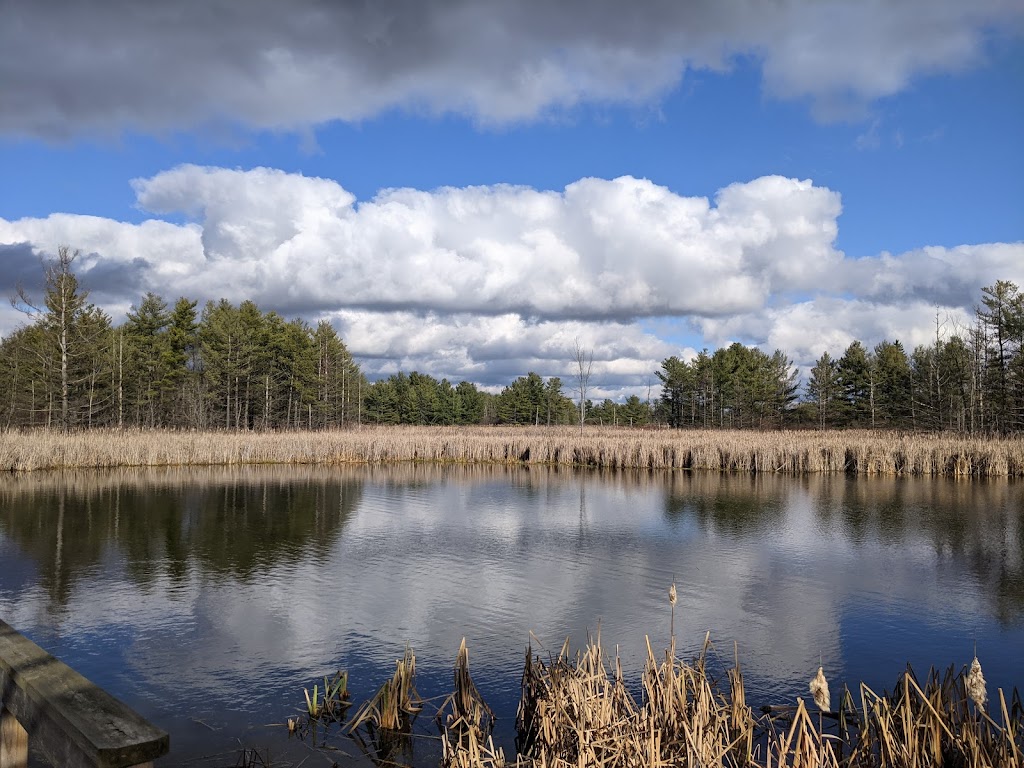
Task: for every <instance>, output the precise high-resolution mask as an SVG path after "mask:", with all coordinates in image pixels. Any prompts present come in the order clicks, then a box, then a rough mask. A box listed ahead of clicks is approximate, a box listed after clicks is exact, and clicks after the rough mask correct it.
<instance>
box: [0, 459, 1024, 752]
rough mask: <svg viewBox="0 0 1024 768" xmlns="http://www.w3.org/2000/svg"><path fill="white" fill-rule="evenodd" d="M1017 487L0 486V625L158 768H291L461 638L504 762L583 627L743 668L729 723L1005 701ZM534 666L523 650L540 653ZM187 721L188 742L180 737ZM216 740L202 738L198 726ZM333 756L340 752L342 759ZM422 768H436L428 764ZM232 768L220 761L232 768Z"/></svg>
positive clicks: (444, 661)
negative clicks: (830, 699)
mask: <svg viewBox="0 0 1024 768" xmlns="http://www.w3.org/2000/svg"><path fill="white" fill-rule="evenodd" d="M1022 489H1024V485H1021V484H1015V483H1011V482H1006V481H987V482H979V481H974V482H964V481H959V482H957V481H941V480H919V479H888V480H887V479H879V478H857V479H854V478H846V477H838V476H809V477H804V478H792V477H773V476H765V475H761V476H747V475H744V476H730V475H720V474H712V473H692V474H691V473H684V472H676V473H655V474H652V473H599V472H581V471H571V470H565V469H549V468H544V467H530V468H513V469H508V468H504V467H473V468H467V467H454V466H437V465H421V464H409V465H397V466H390V467H353V468H314V467H307V468H302V467H300V468H295V467H264V468H254V467H248V468H238V467H235V468H210V469H187V470H185V469H168V470H159V471H154V470H149V471H130V470H122V471H116V472H103V473H98V472H97V473H93V472H81V473H79V472H76V473H64V474H61V475H47V474H34V473H33V474H28V475H23V476H13V477H10V478H5V479H4V480H3V481H2V482H0V505H2V512H0V558H2V560H0V562H2V563H3V567H2V568H0V616H3V617H4V618H5V620H7V621H8V622H10V623H12V624H13V625H15V626H16V627H18V628H19V629H21V630H22V631H25V632H26V633H27V634H29V635H30V636H32V637H33V638H34V639H36V640H37V642H40V643H41V644H43V645H44V646H46V647H47V648H48V649H50V650H51V651H53V652H54V653H56V654H57V655H59V656H61V657H62V658H63V659H64V660H65V661H67V662H68V663H70V664H72V666H75V667H76V668H79V669H80V670H81V671H82V672H83V673H84V674H86V675H87V676H89V677H91V678H93V679H94V680H96V682H98V683H99V684H101V685H103V686H105V687H107V688H108V689H110V690H111V691H112V692H113V693H114V694H115V695H118V696H120V697H121V698H123V699H125V700H127V701H128V702H129V703H131V704H133V705H134V706H137V707H138V708H139V709H140V711H142V712H143V714H145V715H146V716H147V717H150V718H151V719H153V720H154V721H156V722H158V723H160V724H161V725H163V726H164V727H167V728H168V729H169V730H170V731H171V733H172V745H173V752H172V757H171V762H172V763H173V762H174V761H182V762H185V761H187V760H188V759H189V758H190V757H194V756H196V755H201V754H208V753H210V752H215V751H218V750H227V749H229V748H230V747H231V746H232V745H233V744H235V743H236V742H235V741H234V740H235V739H241V740H242V741H243V743H246V744H248V745H251V746H259V745H262V744H273V745H275V746H276V747H279V748H280V749H282V750H287V749H288V748H289V747H288V745H287V743H286V741H285V736H284V733H283V728H282V729H277V730H272V731H267V730H263V729H256V730H253V726H260V725H262V724H264V723H269V722H281V721H282V720H283V718H284V717H285V716H286V715H287V714H290V713H291V712H292V711H293V707H295V706H298V704H299V702H300V700H301V688H302V686H305V685H311V684H312V682H313V681H314V680H315V679H317V678H319V677H322V676H323V675H324V674H329V673H331V672H333V671H334V670H335V669H337V668H347V669H348V670H349V671H350V673H351V686H352V690H353V695H354V697H355V698H356V699H357V700H358V699H360V698H361V697H365V696H367V695H369V694H370V692H371V691H372V689H374V688H375V687H376V686H377V685H378V684H379V683H380V682H381V681H382V680H383V679H384V677H386V676H387V675H389V673H390V672H391V670H392V669H393V665H394V660H395V659H396V658H398V657H399V656H401V654H402V651H403V649H404V647H405V643H406V642H407V641H408V642H409V643H411V644H412V645H413V646H414V647H415V649H416V654H417V661H418V670H419V674H420V683H419V689H420V692H421V693H423V694H424V695H427V696H431V695H439V694H443V693H446V692H447V689H448V687H449V684H450V670H451V664H452V661H453V659H454V656H455V652H456V650H457V649H458V646H459V641H460V639H461V638H462V637H463V636H465V637H466V638H467V641H468V644H469V648H470V651H471V654H472V667H473V674H474V677H475V678H476V680H477V683H478V685H479V686H480V689H481V692H482V693H483V695H484V696H485V698H486V699H487V700H488V702H489V703H490V704H491V705H492V706H493V707H494V709H495V710H496V712H497V714H498V717H499V718H500V722H499V730H498V738H499V739H501V740H503V741H504V742H505V743H504V746H505V747H506V751H507V752H509V753H511V752H512V744H511V724H512V720H513V718H514V711H515V703H516V701H517V698H518V684H519V675H520V673H521V670H522V653H523V647H524V646H525V644H526V643H527V642H528V641H529V639H530V633H531V632H532V633H534V634H535V635H536V637H537V638H539V640H540V641H541V642H543V643H544V644H545V646H546V647H547V648H549V649H550V650H552V651H556V650H557V648H558V647H559V646H560V645H561V642H562V640H563V639H564V638H565V636H566V635H572V636H573V638H574V642H575V643H577V644H579V643H580V642H581V641H582V640H583V639H584V638H585V636H586V633H587V631H588V629H589V630H591V631H594V630H596V629H597V628H598V622H600V631H601V635H602V639H603V641H604V643H605V644H606V646H607V647H612V646H614V645H616V644H617V645H618V646H619V648H620V652H621V653H622V657H623V663H624V667H625V669H626V673H627V676H628V677H631V678H632V679H638V678H639V672H640V668H641V666H642V660H643V654H644V635H645V634H647V633H650V634H651V635H652V642H653V643H654V644H655V646H656V647H662V646H664V645H666V644H667V642H668V634H669V611H668V603H667V597H666V595H667V592H666V590H667V586H668V584H669V583H671V582H672V581H673V580H675V582H676V583H677V585H678V595H679V602H678V604H677V606H676V632H677V635H678V637H679V647H680V648H681V649H682V653H683V654H689V653H695V652H696V650H697V648H698V646H699V645H700V643H701V642H702V640H703V637H704V632H705V631H707V630H710V631H711V632H712V638H713V639H714V640H716V641H717V642H718V644H719V646H718V647H719V650H720V653H721V655H722V656H723V657H726V658H731V655H732V641H734V640H735V641H736V642H737V643H738V644H739V653H740V660H741V662H742V663H743V665H744V675H745V678H746V681H747V692H748V699H749V700H750V701H751V702H752V703H754V704H755V705H756V704H761V703H780V702H787V701H791V700H792V699H793V698H794V697H795V696H799V695H806V684H807V682H806V681H807V680H808V679H809V678H810V676H811V675H812V674H813V672H814V671H815V670H816V669H817V665H818V659H819V657H820V658H821V659H822V661H823V663H824V665H825V667H826V670H827V671H828V672H829V679H830V682H831V683H832V685H833V686H834V687H836V688H837V689H838V686H839V685H840V684H841V683H842V681H844V680H845V681H847V682H849V683H850V684H856V683H857V682H859V681H860V680H864V681H866V682H868V683H869V684H870V685H872V686H874V687H877V688H878V689H881V688H884V687H887V686H891V685H892V683H893V682H894V681H895V679H896V677H897V676H898V674H899V673H900V672H901V671H902V669H903V668H904V666H905V664H906V663H907V662H911V663H913V664H914V666H915V667H916V668H918V669H919V670H921V671H922V672H923V671H924V670H926V669H927V667H928V666H929V665H938V666H946V665H948V664H953V663H955V664H957V665H958V666H959V665H962V664H964V663H966V662H968V661H969V660H970V657H971V655H972V653H973V648H974V643H975V641H977V644H978V652H979V655H980V656H981V658H982V661H983V663H984V665H985V673H986V677H987V678H988V679H989V682H990V686H993V688H994V686H998V685H1003V686H1009V685H1021V684H1024V680H1022V679H1020V678H1021V677H1022V676H1021V674H1020V671H1021V670H1020V665H1019V661H1017V660H1016V659H1019V658H1024V564H1022V552H1024V512H1022ZM535 647H536V646H535ZM197 721H202V722H201V723H200V722H197ZM203 724H206V725H209V726H211V727H212V728H214V729H216V730H209V729H208V728H207V727H205V725H203ZM348 749H349V751H351V747H349V748H348ZM424 759H425V760H426V763H425V764H429V759H427V758H424ZM229 762H230V761H229Z"/></svg>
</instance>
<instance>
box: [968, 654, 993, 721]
mask: <svg viewBox="0 0 1024 768" xmlns="http://www.w3.org/2000/svg"><path fill="white" fill-rule="evenodd" d="M965 685H966V687H967V695H968V696H970V697H971V701H973V702H974V704H975V705H976V706H977V707H978V709H982V708H983V707H984V706H985V702H986V701H988V692H987V691H986V690H985V676H984V675H983V674H981V662H980V661H978V657H977V656H975V657H974V661H972V662H971V669H970V671H969V672H968V673H967V680H966V681H965Z"/></svg>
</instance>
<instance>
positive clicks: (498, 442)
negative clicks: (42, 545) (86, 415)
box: [0, 426, 1024, 478]
mask: <svg viewBox="0 0 1024 768" xmlns="http://www.w3.org/2000/svg"><path fill="white" fill-rule="evenodd" d="M402 462H427V463H440V464H467V465H473V464H492V465H504V466H516V465H540V466H566V467H589V468H599V469H633V470H646V471H659V470H662V471H663V470H698V471H719V472H735V473H748V474H763V473H768V474H788V475H807V474H854V475H881V476H895V477H957V478H994V477H1007V478H1012V477H1024V439H1021V438H1019V437H1009V438H1006V437H984V438H979V437H964V436H957V435H947V434H936V433H895V432H873V431H867V430H849V431H843V430H826V431H813V432H811V431H773V432H751V431H741V430H706V429H700V430H689V429H684V430H667V429H666V430H657V431H655V430H650V429H635V428H626V427H599V426H591V427H587V429H586V431H585V433H584V434H583V435H582V436H581V435H580V434H579V430H578V429H577V428H575V427H405V426H402V427H398V426H389V427H380V426H364V427H362V428H361V429H335V430H327V431H314V432H310V431H305V430H290V431H280V432H223V431H212V430H211V431H203V432H186V431H174V430H134V429H125V430H117V429H97V430H91V431H84V432H72V433H68V434H64V433H61V432H59V431H57V430H45V429H35V430H9V431H0V471H4V472H13V473H21V472H33V471H43V470H64V469H110V468H137V467H189V466H196V467H199V466H236V465H261V464H266V465H306V464H312V465H327V466H331V465H343V464H391V463H402Z"/></svg>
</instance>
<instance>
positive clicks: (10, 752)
mask: <svg viewBox="0 0 1024 768" xmlns="http://www.w3.org/2000/svg"><path fill="white" fill-rule="evenodd" d="M27 766H28V731H26V730H25V729H24V728H22V727H21V723H19V722H18V719H17V718H16V717H15V716H14V715H12V714H11V713H10V712H8V711H7V710H6V709H4V708H3V707H2V706H0V768H27Z"/></svg>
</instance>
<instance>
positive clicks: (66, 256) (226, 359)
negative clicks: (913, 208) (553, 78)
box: [0, 246, 1024, 433]
mask: <svg viewBox="0 0 1024 768" xmlns="http://www.w3.org/2000/svg"><path fill="white" fill-rule="evenodd" d="M76 256H77V253H73V252H71V250H70V249H69V248H67V247H63V246H62V247H61V248H59V249H58V252H57V256H56V258H55V259H54V260H53V261H51V262H49V263H48V264H46V265H45V269H44V290H43V295H42V298H41V300H40V301H38V302H37V301H35V300H34V299H33V297H31V296H30V295H29V294H28V293H27V292H26V291H24V290H21V289H19V291H18V293H17V295H16V296H15V297H14V298H13V299H12V301H13V303H14V304H15V306H16V307H17V308H19V309H21V310H22V311H24V312H25V313H26V314H27V315H28V317H29V319H30V322H29V323H27V324H25V325H23V326H22V327H20V328H19V329H17V330H16V331H14V332H13V333H11V334H10V335H8V336H6V337H5V338H3V339H0V398H2V401H0V424H2V425H4V426H6V427H7V428H11V427H26V426H27V427H38V426H44V427H56V428H63V429H81V428H89V427H149V428H157V427H159V428H185V429H229V430H246V429H282V428H306V429H325V428H332V427H347V426H353V425H361V424H423V425H430V424H434V425H446V424H447V425H466V424H531V425H569V424H580V423H581V422H585V423H586V424H607V425H612V424H614V425H621V426H644V425H648V424H662V425H668V426H672V427H703V428H711V427H718V428H738V429H769V428H779V427H787V426H803V427H806V426H817V427H820V428H826V427H829V428H832V427H873V428H899V429H926V430H954V431H959V432H972V433H1007V432H1012V431H1017V430H1020V429H1021V427H1022V425H1024V353H1022V350H1024V296H1022V294H1021V293H1020V291H1019V289H1018V288H1017V286H1016V285H1014V284H1013V283H1010V282H1007V281H999V282H997V283H996V284H995V285H994V286H991V287H989V288H985V289H984V291H983V296H982V303H981V306H980V307H979V309H978V311H977V316H976V322H975V323H974V325H972V326H971V327H970V328H967V329H962V330H959V332H957V333H952V334H944V333H943V331H944V329H943V328H942V326H941V324H940V323H937V324H936V338H935V341H934V343H932V344H930V345H922V346H918V347H917V348H915V349H914V350H913V351H912V352H910V353H909V354H908V353H907V352H906V351H905V349H904V348H903V346H902V345H901V344H900V342H899V341H891V342H890V341H884V342H881V343H880V344H878V345H876V346H875V347H874V348H873V349H871V350H868V349H867V348H866V347H865V346H864V345H863V344H861V342H859V341H855V342H853V343H852V344H851V345H850V346H849V347H848V348H847V349H846V351H845V352H844V353H843V355H842V356H841V357H840V358H839V359H837V360H833V359H832V358H831V357H830V356H829V355H828V354H827V353H826V354H824V355H822V356H821V358H819V359H818V360H817V361H816V363H815V365H814V367H813V368H812V369H811V371H810V375H809V377H808V379H807V382H806V384H805V386H804V387H803V388H801V386H800V382H799V376H798V372H797V370H796V369H795V367H794V366H793V364H792V362H791V361H790V360H789V359H788V358H787V356H786V355H785V354H784V353H783V352H782V351H779V350H777V351H775V352H774V353H773V354H771V355H769V354H767V353H765V352H763V351H761V350H760V349H757V348H751V347H746V346H743V345H742V344H739V343H735V344H732V345H730V346H728V347H725V348H721V349H718V350H716V351H715V352H713V353H710V352H708V350H704V351H702V352H701V353H700V354H698V355H697V356H696V357H695V358H694V359H692V360H690V361H685V360H681V359H680V358H678V357H669V358H667V359H666V360H664V361H663V362H662V364H661V368H660V370H658V371H657V372H655V375H656V377H657V379H658V381H659V382H660V384H661V394H660V396H659V397H657V398H656V399H655V400H654V401H652V400H651V398H650V395H648V397H647V398H646V400H642V399H641V398H640V397H638V396H636V395H632V396H630V397H629V398H627V399H626V400H625V401H624V402H614V401H612V400H609V399H606V400H604V401H603V402H598V403H593V402H591V401H590V400H589V399H587V398H586V391H587V379H589V375H590V364H589V360H587V359H586V356H585V355H584V353H583V350H582V349H581V348H579V344H578V343H577V350H576V355H577V360H576V362H577V367H578V375H577V378H578V379H579V380H578V381H575V382H572V381H571V382H569V384H568V385H567V384H566V383H565V382H563V381H562V379H561V378H559V377H557V376H552V377H549V378H546V379H545V378H543V377H542V376H540V375H538V374H537V373H534V372H529V373H527V374H526V375H525V376H520V377H519V378H517V379H515V380H514V381H512V382H511V383H510V384H508V385H507V386H505V387H504V388H503V389H502V390H501V392H499V393H497V394H493V393H490V392H487V391H484V390H481V389H479V388H478V387H477V386H476V385H475V384H474V383H472V382H469V381H461V382H458V383H452V382H450V381H448V380H447V379H441V380H437V379H436V378H434V377H432V376H429V375H427V374H423V373H418V372H416V371H413V372H412V373H408V374H406V373H404V372H398V373H395V374H392V375H390V376H388V377H386V378H382V379H380V380H378V381H376V382H373V383H371V382H369V381H368V380H367V378H366V376H365V375H364V374H363V372H362V371H361V369H360V367H359V365H358V364H357V363H356V362H355V360H354V359H353V357H352V355H351V354H350V353H349V351H348V349H347V348H346V346H345V344H344V342H343V341H342V340H341V338H339V337H338V335H337V333H336V332H335V330H334V329H333V327H332V326H331V325H330V323H328V322H326V321H321V322H319V323H318V324H317V325H315V326H312V325H310V324H308V323H306V322H305V321H303V320H297V319H295V320H286V319H284V318H282V317H281V316H280V315H278V314H277V313H276V312H263V311H262V310H260V309H259V307H258V306H257V305H256V304H255V303H253V302H252V301H243V302H241V303H240V304H238V305H237V306H235V305H233V304H231V303H230V302H228V301H226V300H224V299H222V300H220V301H218V302H212V301H211V302H207V304H206V305H205V306H204V307H203V308H202V309H201V310H199V308H198V304H197V302H195V301H191V300H189V299H187V298H184V297H183V298H179V299H178V300H177V301H176V302H175V303H174V304H173V305H169V304H168V303H167V302H166V301H165V300H164V299H163V298H162V297H160V296H158V295H156V294H154V293H147V294H146V295H145V296H143V297H141V299H140V301H139V302H138V304H137V305H133V306H132V308H131V310H130V311H129V312H128V313H127V316H126V318H125V320H124V322H122V323H121V324H120V325H117V326H115V325H114V324H113V323H112V322H111V319H110V317H109V315H107V314H106V313H105V312H104V311H103V310H102V309H100V308H99V307H97V306H96V305H94V304H92V303H90V302H89V300H88V296H89V294H88V292H87V291H86V290H84V289H83V288H82V287H81V286H80V285H79V282H78V279H77V277H76V275H75V272H74V262H75V258H76ZM567 386H568V388H569V390H570V391H571V392H572V393H573V394H575V395H577V398H576V400H575V401H574V400H573V399H572V398H571V397H570V396H567V395H566V394H565V392H564V390H565V389H566V388H567ZM581 395H582V397H581ZM581 399H582V401H583V402H582V408H581V406H580V403H579V400H581Z"/></svg>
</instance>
